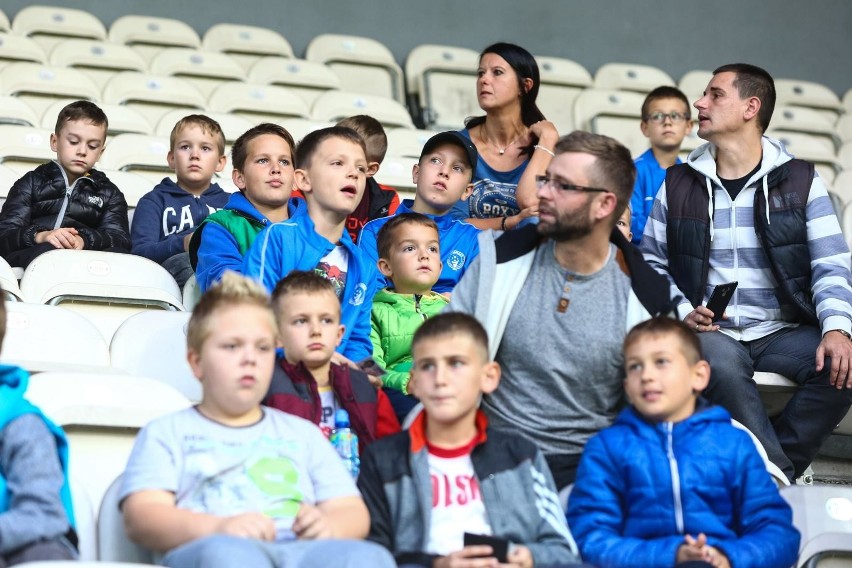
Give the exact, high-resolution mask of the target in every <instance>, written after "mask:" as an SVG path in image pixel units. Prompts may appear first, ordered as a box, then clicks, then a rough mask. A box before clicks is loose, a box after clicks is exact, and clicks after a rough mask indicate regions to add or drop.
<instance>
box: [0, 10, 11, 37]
mask: <svg viewBox="0 0 852 568" xmlns="http://www.w3.org/2000/svg"><path fill="white" fill-rule="evenodd" d="M10 29H12V26H11V24H10V23H9V17H8V16H7V15H6V14H5V13H4V12H3V10H0V32H8V31H9V30H10Z"/></svg>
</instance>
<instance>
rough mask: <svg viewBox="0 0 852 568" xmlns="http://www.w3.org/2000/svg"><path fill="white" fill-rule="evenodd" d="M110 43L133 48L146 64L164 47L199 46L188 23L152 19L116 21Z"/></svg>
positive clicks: (130, 18) (148, 17)
mask: <svg viewBox="0 0 852 568" xmlns="http://www.w3.org/2000/svg"><path fill="white" fill-rule="evenodd" d="M109 40H110V41H111V42H114V43H122V44H124V45H130V46H132V47H133V48H134V49H135V50H136V51H138V52H139V54H140V55H141V56H142V57H143V58H144V59H145V60H146V61H151V60H152V59H153V58H154V56H155V55H156V54H157V53H159V52H160V50H162V49H163V48H166V47H194V48H198V47H201V38H199V37H198V34H197V33H196V32H195V30H194V29H192V28H191V27H190V26H189V25H188V24H187V23H185V22H182V21H180V20H175V19H172V18H157V17H153V16H136V15H130V16H122V17H120V18H118V19H117V20H116V21H114V22H113V23H112V26H110V28H109Z"/></svg>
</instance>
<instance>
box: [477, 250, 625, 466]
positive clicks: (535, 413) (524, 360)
mask: <svg viewBox="0 0 852 568" xmlns="http://www.w3.org/2000/svg"><path fill="white" fill-rule="evenodd" d="M615 256H616V249H615V247H614V246H612V245H611V252H610V258H609V260H608V261H607V263H606V264H605V265H604V267H603V268H602V269H601V270H599V271H598V272H596V273H594V274H588V275H581V274H571V273H568V272H567V271H566V270H565V269H564V268H562V267H561V266H560V265H559V263H558V262H556V257H555V256H554V244H553V241H548V242H546V243H545V244H544V245H542V246H540V247H539V248H538V250H537V251H536V253H535V260H534V262H533V265H532V269H531V270H530V273H529V275H528V276H527V279H526V282H525V283H524V285H523V288H522V289H521V293H520V295H519V296H518V300H517V302H515V305H514V306H513V308H512V311H511V313H510V315H509V320H508V324H507V327H506V332H505V333H504V335H503V339H502V341H501V343H500V346H499V349H498V351H497V362H498V363H500V366H501V367H502V369H503V378H502V380H501V381H500V386H499V387H498V388H497V390H496V391H495V392H494V393H493V394H491V395H488V396H486V397H485V399H484V408H485V409H486V412H487V413H488V417H489V419H490V421H491V424H492V425H493V426H494V427H496V428H504V429H506V428H508V429H512V430H516V431H519V432H520V433H521V434H523V435H525V436H526V437H527V438H529V439H531V440H533V441H534V442H535V443H536V444H538V446H539V447H540V448H541V450H542V451H543V452H544V453H545V454H563V455H564V454H568V455H579V454H580V453H581V452H582V451H583V446H585V444H586V441H587V440H588V439H589V438H590V437H591V436H592V435H593V434H595V433H596V432H598V431H599V430H601V429H603V428H605V427H607V426H609V425H610V424H611V423H612V421H613V420H614V418H615V415H616V413H617V411H618V409H619V407H620V404H621V402H622V399H623V387H622V379H623V377H624V372H623V368H622V367H623V365H622V362H623V356H622V352H621V344H622V341H623V340H624V335H625V318H626V308H627V298H628V295H629V293H630V278H629V277H628V276H627V275H626V274H625V273H624V272H623V271H622V270H621V269H620V267H619V266H618V263H617V262H616V260H615ZM569 279H570V280H571V281H570V282H567V284H568V286H569V287H570V291H569V292H567V293H565V297H567V298H569V299H570V303H569V305H568V307H567V309H566V310H565V312H564V313H560V312H558V311H557V305H558V303H559V300H560V298H562V296H563V287H564V286H565V285H566V281H567V280H569Z"/></svg>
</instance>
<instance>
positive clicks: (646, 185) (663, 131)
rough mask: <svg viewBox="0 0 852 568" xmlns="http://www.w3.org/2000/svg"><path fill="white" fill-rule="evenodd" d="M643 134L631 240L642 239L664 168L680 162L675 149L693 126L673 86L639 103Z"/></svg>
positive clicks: (686, 105) (632, 202) (685, 103)
mask: <svg viewBox="0 0 852 568" xmlns="http://www.w3.org/2000/svg"><path fill="white" fill-rule="evenodd" d="M639 127H640V128H641V129H642V134H644V135H645V137H646V138H648V142H650V144H651V147H650V148H649V149H648V150H646V151H645V153H644V154H642V155H641V156H639V157H638V158H636V160H634V163H635V164H636V183H635V185H634V186H633V197H632V198H631V199H630V209H632V210H633V223H632V225H631V228H632V232H633V244H635V245H638V244H639V241H641V240H642V232H643V231H644V230H645V223H646V222H647V221H648V216H649V215H650V214H651V207H652V206H653V205H654V197H656V195H657V191H659V189H660V186H661V185H662V184H663V180H664V179H666V168H668V167H670V166H673V165H674V164H679V163H680V158H678V153H679V152H680V145H681V143H682V142H683V139H684V137H685V136H686V135H687V134H689V131H690V130H692V119H691V118H690V111H689V101H688V100H687V99H686V95H684V94H683V93H682V92H681V91H680V90H679V89H677V88H675V87H668V86H663V87H657V88H656V89H654V90H653V91H651V92H650V93H648V96H647V97H645V102H643V103H642V122H640V123H639Z"/></svg>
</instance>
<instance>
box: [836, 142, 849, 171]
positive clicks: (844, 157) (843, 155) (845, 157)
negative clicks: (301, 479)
mask: <svg viewBox="0 0 852 568" xmlns="http://www.w3.org/2000/svg"><path fill="white" fill-rule="evenodd" d="M837 162H838V163H839V164H840V167H841V168H843V169H844V170H852V140H849V141H847V142H845V143H844V144H843V146H841V147H840V150H838V151H837Z"/></svg>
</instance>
